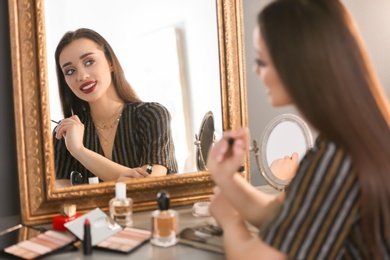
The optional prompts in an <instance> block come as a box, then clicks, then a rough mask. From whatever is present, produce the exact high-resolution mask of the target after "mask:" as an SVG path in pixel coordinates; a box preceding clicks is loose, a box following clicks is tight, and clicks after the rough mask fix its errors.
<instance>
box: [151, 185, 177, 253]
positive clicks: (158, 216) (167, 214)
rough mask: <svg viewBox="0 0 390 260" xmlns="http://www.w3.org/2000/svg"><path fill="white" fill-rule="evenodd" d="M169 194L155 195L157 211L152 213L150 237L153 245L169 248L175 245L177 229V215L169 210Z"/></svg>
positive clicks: (162, 192)
mask: <svg viewBox="0 0 390 260" xmlns="http://www.w3.org/2000/svg"><path fill="white" fill-rule="evenodd" d="M169 201H170V200H169V193H168V192H167V191H164V190H163V191H160V192H159V193H158V194H157V205H158V210H155V211H153V212H152V237H151V239H150V242H151V243H152V244H153V245H156V246H161V247H169V246H173V245H175V244H177V242H178V235H179V227H178V214H177V212H176V211H175V210H172V209H170V208H169Z"/></svg>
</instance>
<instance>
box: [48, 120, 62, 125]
mask: <svg viewBox="0 0 390 260" xmlns="http://www.w3.org/2000/svg"><path fill="white" fill-rule="evenodd" d="M50 121H52V122H53V123H56V124H57V125H58V124H59V123H60V122H61V121H58V122H57V121H55V120H53V119H50Z"/></svg>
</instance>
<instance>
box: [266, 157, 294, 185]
mask: <svg viewBox="0 0 390 260" xmlns="http://www.w3.org/2000/svg"><path fill="white" fill-rule="evenodd" d="M298 164H299V158H298V153H297V152H294V153H293V154H292V155H291V156H288V155H286V156H285V157H283V158H279V159H276V160H274V161H272V163H271V165H270V167H269V168H270V169H271V172H272V174H273V175H274V176H275V177H276V178H278V179H279V180H282V181H288V180H292V179H293V178H294V177H295V174H296V173H297V170H298Z"/></svg>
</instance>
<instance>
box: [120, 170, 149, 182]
mask: <svg viewBox="0 0 390 260" xmlns="http://www.w3.org/2000/svg"><path fill="white" fill-rule="evenodd" d="M147 176H148V173H147V172H146V171H144V170H142V169H141V168H134V169H129V170H127V171H124V172H122V173H121V175H120V176H119V178H118V181H119V180H129V179H140V178H145V177H147Z"/></svg>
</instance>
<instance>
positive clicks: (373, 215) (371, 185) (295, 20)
mask: <svg viewBox="0 0 390 260" xmlns="http://www.w3.org/2000/svg"><path fill="white" fill-rule="evenodd" d="M257 22H258V25H259V28H260V32H261V35H262V37H263V39H264V41H265V43H266V45H267V47H268V50H269V53H270V56H271V60H272V61H273V63H274V66H275V68H276V70H277V71H278V74H279V76H280V78H281V80H282V81H283V83H284V85H285V87H286V89H287V91H288V93H289V94H290V96H291V97H292V99H293V100H294V103H295V104H296V106H297V108H298V109H299V110H300V112H301V113H302V114H303V116H304V117H305V118H306V119H307V120H308V121H309V122H310V123H311V124H312V125H313V126H314V127H315V128H317V130H319V132H320V134H321V135H323V136H324V137H326V138H329V139H330V140H332V141H334V142H336V143H337V144H339V145H342V146H343V147H345V148H346V149H347V151H348V152H349V153H350V155H351V157H352V161H353V164H354V168H355V169H356V170H357V172H358V176H359V177H358V178H359V185H360V187H361V207H362V220H361V225H362V231H363V236H364V241H365V243H366V245H367V249H368V252H369V253H370V254H371V256H375V257H377V256H378V255H379V254H380V253H379V252H380V249H379V246H380V237H381V234H382V237H385V239H386V241H387V243H388V246H389V243H390V242H389V241H390V115H389V107H388V103H387V102H388V101H387V99H386V97H385V95H384V93H383V90H382V88H381V86H380V83H379V80H378V79H377V76H376V74H375V73H374V71H373V69H372V66H371V63H370V61H369V59H368V56H367V54H366V51H365V49H364V47H363V44H362V41H361V40H360V37H359V33H358V31H357V29H356V27H355V25H354V22H353V20H352V18H351V16H350V15H349V13H348V12H347V10H346V9H345V8H344V6H343V5H342V4H341V3H340V2H339V1H338V0H277V1H274V2H273V3H271V4H270V5H268V6H267V7H266V8H265V9H263V11H262V12H261V13H260V14H259V15H258V18H257Z"/></svg>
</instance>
